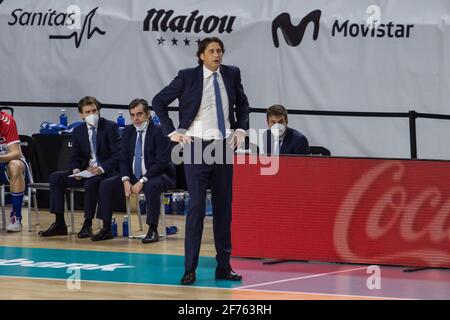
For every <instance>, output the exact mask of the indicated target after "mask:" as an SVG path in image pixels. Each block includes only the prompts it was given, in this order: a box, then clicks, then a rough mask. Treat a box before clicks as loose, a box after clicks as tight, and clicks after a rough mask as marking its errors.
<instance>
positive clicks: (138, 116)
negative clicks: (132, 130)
mask: <svg viewBox="0 0 450 320" xmlns="http://www.w3.org/2000/svg"><path fill="white" fill-rule="evenodd" d="M130 119H131V122H133V124H134V125H135V126H137V127H140V126H141V124H143V123H144V122H146V121H148V119H149V114H148V113H147V112H145V111H144V106H143V105H142V104H138V105H137V106H136V107H134V108H133V109H131V110H130Z"/></svg>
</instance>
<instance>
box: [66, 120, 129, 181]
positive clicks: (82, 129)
mask: <svg viewBox="0 0 450 320" xmlns="http://www.w3.org/2000/svg"><path fill="white" fill-rule="evenodd" d="M119 148H120V136H119V129H118V127H117V124H116V123H114V122H113V121H110V120H106V119H105V118H102V117H100V119H99V120H98V128H97V158H98V161H99V162H100V164H99V165H100V166H101V167H102V168H103V170H105V174H106V175H108V176H110V175H113V174H114V173H116V172H117V171H118V169H119ZM90 159H91V148H90V144H89V135H88V129H87V124H86V123H83V124H82V125H79V126H78V127H76V128H75V129H74V130H73V135H72V154H71V157H70V165H69V167H70V171H73V170H74V169H80V170H84V169H86V168H87V167H88V165H89V160H90Z"/></svg>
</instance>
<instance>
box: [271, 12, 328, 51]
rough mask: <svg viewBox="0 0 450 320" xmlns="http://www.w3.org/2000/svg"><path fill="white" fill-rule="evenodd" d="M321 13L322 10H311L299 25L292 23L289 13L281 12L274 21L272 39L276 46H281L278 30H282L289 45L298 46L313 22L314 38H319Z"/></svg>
mask: <svg viewBox="0 0 450 320" xmlns="http://www.w3.org/2000/svg"><path fill="white" fill-rule="evenodd" d="M321 15H322V11H320V10H314V11H311V12H310V13H309V14H307V15H306V16H305V17H304V18H303V19H302V20H301V21H300V23H299V24H298V25H294V24H292V21H291V16H290V15H289V13H287V12H284V13H282V14H280V15H279V16H278V17H276V18H275V19H274V20H273V21H272V40H273V45H274V46H275V48H278V47H279V46H280V43H279V41H278V30H280V31H281V34H282V35H283V37H284V40H285V41H286V43H287V44H288V45H289V46H291V47H296V46H298V45H299V44H300V42H302V40H303V36H304V34H305V31H306V28H307V27H308V25H309V24H310V23H312V24H313V27H314V34H313V39H314V40H317V37H318V36H319V28H320V16H321Z"/></svg>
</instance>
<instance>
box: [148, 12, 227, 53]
mask: <svg viewBox="0 0 450 320" xmlns="http://www.w3.org/2000/svg"><path fill="white" fill-rule="evenodd" d="M235 20H236V17H235V16H228V15H225V16H222V17H219V16H215V15H209V16H205V15H202V14H200V11H199V10H194V11H192V12H191V13H190V14H189V15H175V11H174V10H165V9H154V8H153V9H150V10H148V11H147V16H146V17H145V19H144V23H143V28H142V30H143V31H144V32H162V33H166V32H168V33H171V36H173V37H172V39H170V40H169V41H168V42H167V44H168V45H172V46H179V45H180V46H190V45H191V42H192V41H197V43H198V42H200V38H199V34H202V33H203V34H211V33H216V34H217V33H218V34H223V33H232V32H233V24H234V22H235ZM174 33H175V35H174ZM177 33H178V34H180V36H181V38H177V37H176V34H177ZM189 34H190V35H194V38H188V35H189ZM183 38H184V39H183ZM166 40H167V38H165V36H164V35H163V34H162V35H161V36H160V38H159V39H157V44H158V46H164V45H165V44H166V42H165V41H166ZM179 42H180V44H179Z"/></svg>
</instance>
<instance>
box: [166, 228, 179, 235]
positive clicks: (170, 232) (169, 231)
mask: <svg viewBox="0 0 450 320" xmlns="http://www.w3.org/2000/svg"><path fill="white" fill-rule="evenodd" d="M177 232H178V228H177V227H176V226H170V227H166V234H167V235H168V236H169V235H171V234H175V233H177Z"/></svg>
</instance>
